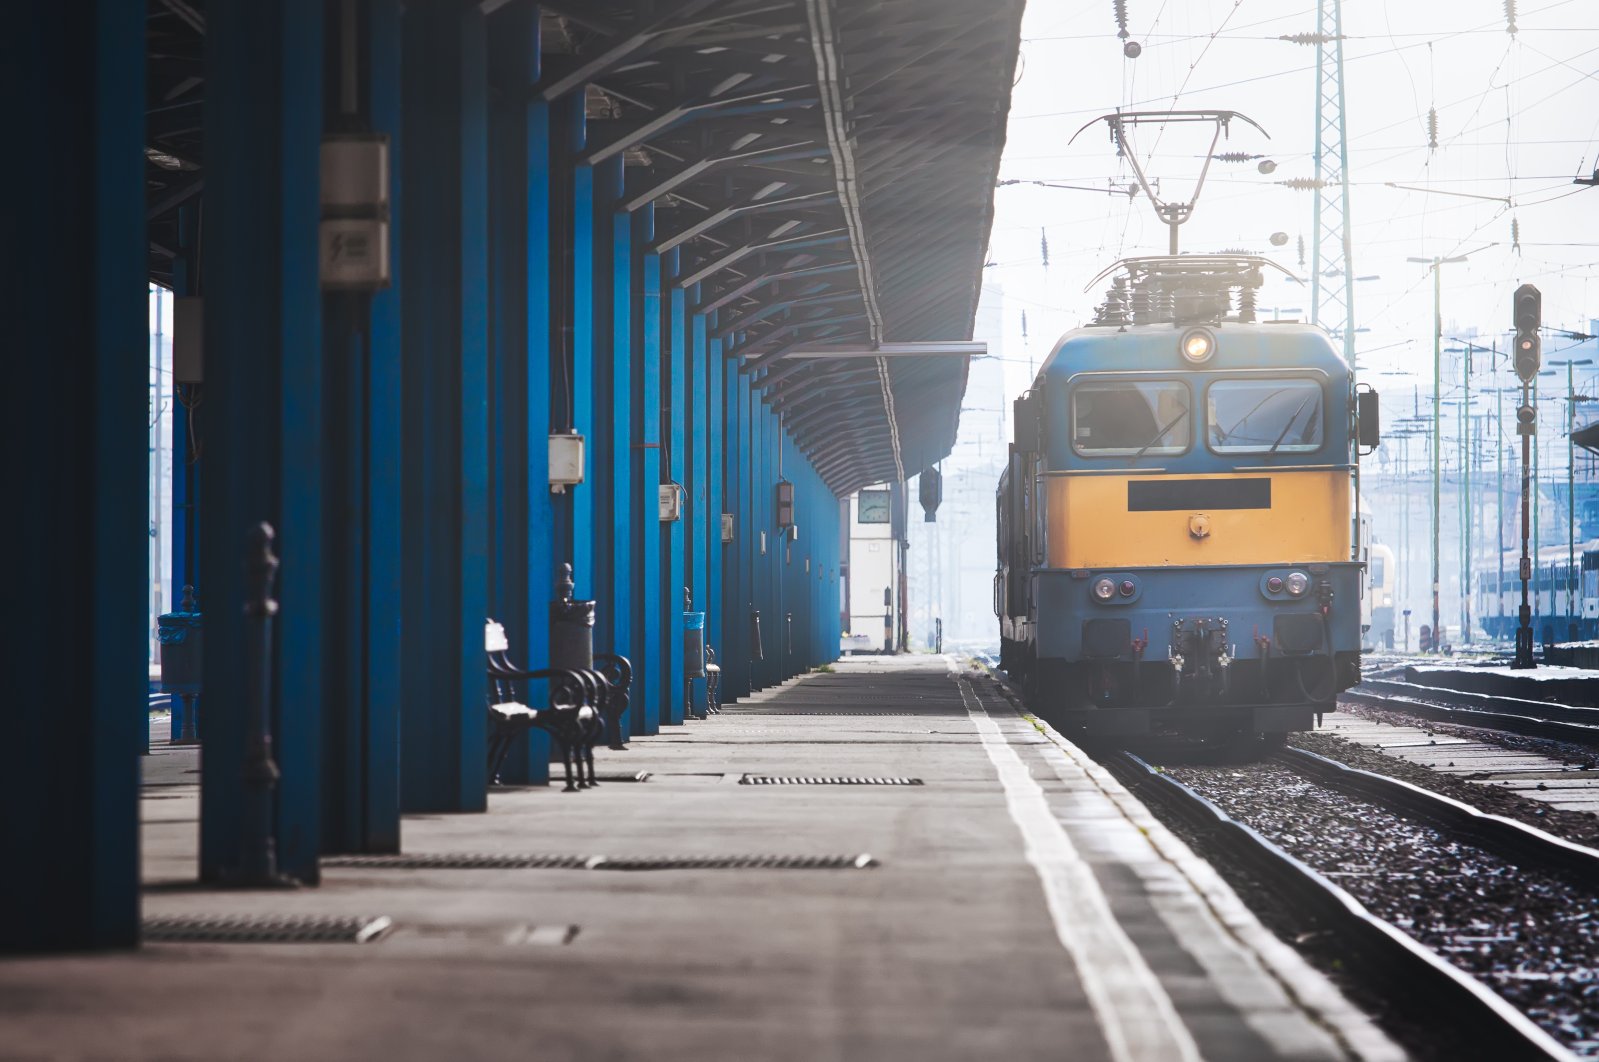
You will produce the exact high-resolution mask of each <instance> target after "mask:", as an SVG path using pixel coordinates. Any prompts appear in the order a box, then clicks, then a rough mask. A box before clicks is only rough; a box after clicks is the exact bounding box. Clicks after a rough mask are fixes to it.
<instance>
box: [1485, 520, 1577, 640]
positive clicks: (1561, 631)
mask: <svg viewBox="0 0 1599 1062" xmlns="http://www.w3.org/2000/svg"><path fill="white" fill-rule="evenodd" d="M1573 556H1575V560H1576V562H1577V563H1576V567H1575V569H1573V567H1572V564H1571V562H1572V559H1573ZM1527 589H1528V596H1527V603H1528V605H1529V606H1530V607H1531V608H1532V633H1533V639H1534V640H1535V641H1537V642H1539V643H1548V642H1565V641H1577V640H1586V639H1591V638H1599V541H1591V542H1579V543H1577V545H1576V547H1575V548H1573V547H1570V546H1566V545H1559V546H1545V547H1543V548H1542V549H1540V550H1539V551H1538V553H1537V556H1536V557H1535V558H1534V559H1533V563H1532V577H1531V578H1530V579H1529V580H1528V586H1527ZM1472 608H1473V611H1474V612H1475V614H1476V617H1477V623H1479V624H1481V626H1482V628H1483V630H1485V631H1487V632H1488V634H1489V635H1490V636H1492V637H1494V638H1497V639H1501V640H1504V641H1514V640H1515V637H1516V628H1517V627H1518V626H1519V625H1520V622H1521V618H1520V617H1521V554H1520V553H1519V552H1516V553H1507V554H1505V556H1504V558H1503V560H1502V561H1501V564H1500V567H1499V568H1498V569H1496V570H1490V571H1483V570H1480V569H1479V570H1478V572H1477V574H1476V585H1475V586H1474V587H1473V594H1472Z"/></svg>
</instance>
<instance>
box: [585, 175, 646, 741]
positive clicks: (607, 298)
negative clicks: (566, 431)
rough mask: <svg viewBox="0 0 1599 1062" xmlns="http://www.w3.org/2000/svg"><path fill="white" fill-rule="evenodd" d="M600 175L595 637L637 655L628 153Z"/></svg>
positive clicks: (630, 716)
mask: <svg viewBox="0 0 1599 1062" xmlns="http://www.w3.org/2000/svg"><path fill="white" fill-rule="evenodd" d="M594 176H595V195H594V222H595V225H594V231H595V250H596V255H595V283H596V298H595V302H594V312H595V326H594V333H595V348H594V355H595V360H596V366H595V370H596V371H595V388H594V407H593V409H594V411H593V418H594V419H593V423H594V434H595V437H596V440H597V441H598V445H596V446H595V448H594V462H595V467H594V494H595V523H594V532H595V538H596V539H597V540H598V541H597V543H596V554H597V556H596V558H595V563H596V565H597V570H596V571H595V573H594V587H595V591H594V592H595V600H596V601H597V605H596V607H595V624H594V625H595V632H594V639H595V647H596V649H608V650H610V651H611V652H613V653H619V654H620V655H622V656H625V657H629V658H631V657H632V656H633V655H634V650H635V646H634V643H633V637H632V635H633V628H632V621H633V605H634V601H633V591H634V589H635V579H634V569H633V541H632V538H633V534H634V532H635V515H636V513H637V511H638V503H637V493H638V492H637V490H636V488H635V485H634V478H633V471H634V468H633V442H634V437H633V338H634V337H633V316H634V306H633V279H634V278H633V223H632V219H631V218H630V217H629V216H628V214H627V213H626V212H625V211H622V210H619V209H618V208H617V202H618V201H619V200H620V199H621V198H622V178H623V158H622V156H620V155H618V156H616V157H615V158H612V159H608V160H606V161H605V162H603V163H600V164H599V165H598V166H597V167H596V168H595V173H594ZM602 291H603V296H602V295H601V294H600V293H601V292H602ZM640 677H641V678H642V673H641V674H640ZM635 692H641V691H639V690H637V689H636V690H635ZM641 699H642V697H640V698H637V699H636V700H635V703H634V705H633V706H632V707H630V708H629V709H628V712H627V717H625V718H624V719H623V720H622V733H623V735H624V736H625V735H627V734H628V733H630V732H631V730H632V728H633V725H634V724H633V720H634V719H636V718H637V717H638V715H639V710H640V706H639V705H638V703H637V700H641Z"/></svg>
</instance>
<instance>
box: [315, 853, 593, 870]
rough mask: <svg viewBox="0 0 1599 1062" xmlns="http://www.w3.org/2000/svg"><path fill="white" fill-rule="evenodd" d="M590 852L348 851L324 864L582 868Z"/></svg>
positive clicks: (404, 867)
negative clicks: (397, 853)
mask: <svg viewBox="0 0 1599 1062" xmlns="http://www.w3.org/2000/svg"><path fill="white" fill-rule="evenodd" d="M588 859H589V857H588V856H581V855H548V854H538V853H532V854H530V853H526V852H422V853H418V854H415V855H347V856H327V857H325V858H323V860H322V865H323V866H325V867H372V868H378V869H382V870H581V869H583V865H584V864H585V863H586V862H588Z"/></svg>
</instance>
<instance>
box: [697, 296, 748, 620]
mask: <svg viewBox="0 0 1599 1062" xmlns="http://www.w3.org/2000/svg"><path fill="white" fill-rule="evenodd" d="M715 323H716V317H715V315H714V314H713V315H711V318H710V320H709V321H707V324H708V325H709V326H710V327H711V329H712V330H713V331H714V329H715ZM705 384H706V388H705V389H706V392H707V394H706V404H707V413H706V418H705V427H706V432H705V434H706V445H707V446H708V447H709V453H710V460H709V461H708V465H709V467H708V469H707V473H706V478H707V483H706V486H707V487H708V488H709V489H708V491H707V494H708V498H707V510H706V516H707V518H708V520H707V522H708V524H709V525H710V526H709V528H708V529H707V530H708V533H707V534H706V536H705V595H706V597H705V599H706V601H707V602H708V603H709V604H708V605H707V615H706V617H705V628H706V637H707V638H710V639H712V642H711V644H712V645H721V644H722V642H723V641H724V639H725V638H726V630H727V625H728V624H729V623H732V622H735V619H734V617H732V616H729V615H727V614H725V613H724V612H723V610H722V609H721V608H720V607H719V603H720V602H721V601H722V580H723V573H724V569H723V564H722V516H721V514H722V513H723V512H725V511H726V509H725V507H724V506H723V504H722V491H723V485H724V483H725V482H726V479H725V473H724V471H723V467H724V466H723V458H724V456H725V454H726V451H727V446H726V445H725V440H724V435H723V428H722V426H723V413H724V412H725V411H726V409H727V400H726V398H725V396H724V387H723V385H722V341H721V340H720V339H709V340H707V341H706V344H705ZM744 533H745V532H744V529H743V528H737V529H735V532H734V534H735V535H742V534H744Z"/></svg>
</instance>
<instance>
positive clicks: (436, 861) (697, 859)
mask: <svg viewBox="0 0 1599 1062" xmlns="http://www.w3.org/2000/svg"><path fill="white" fill-rule="evenodd" d="M322 865H323V866H325V867H370V868H381V869H384V870H484V869H488V870H864V869H866V868H867V867H873V866H876V865H877V860H876V859H874V858H872V857H871V856H870V855H866V854H859V855H695V856H682V855H668V856H607V855H592V856H584V855H525V854H524V855H515V854H510V855H506V854H499V853H474V852H434V853H424V854H420V855H369V856H331V857H328V858H326V859H324V860H322Z"/></svg>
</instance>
